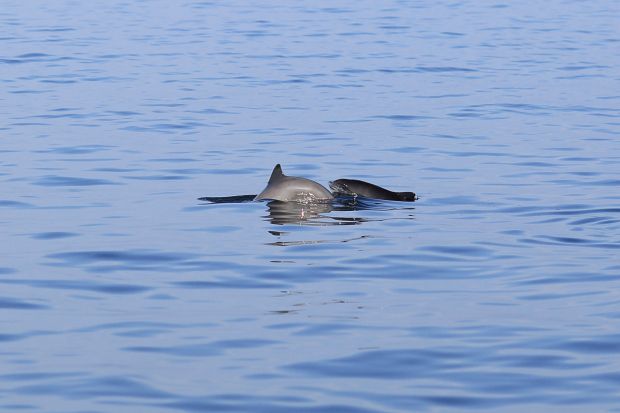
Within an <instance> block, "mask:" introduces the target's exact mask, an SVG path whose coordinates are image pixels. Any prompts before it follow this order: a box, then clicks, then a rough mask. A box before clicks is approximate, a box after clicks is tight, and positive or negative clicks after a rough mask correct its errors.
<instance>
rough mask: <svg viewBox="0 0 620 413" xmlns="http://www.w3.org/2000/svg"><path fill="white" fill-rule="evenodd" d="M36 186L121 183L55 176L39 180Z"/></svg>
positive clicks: (35, 183)
mask: <svg viewBox="0 0 620 413" xmlns="http://www.w3.org/2000/svg"><path fill="white" fill-rule="evenodd" d="M33 184H34V185H40V186H99V185H120V184H119V183H116V182H113V181H109V180H107V179H96V178H78V177H73V176H55V175H54V176H53V175H48V176H44V177H42V178H39V179H37V180H36V181H34V182H33Z"/></svg>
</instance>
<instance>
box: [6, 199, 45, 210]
mask: <svg viewBox="0 0 620 413" xmlns="http://www.w3.org/2000/svg"><path fill="white" fill-rule="evenodd" d="M0 208H19V209H23V208H36V207H35V206H34V205H32V204H29V203H26V202H20V201H10V200H6V199H0Z"/></svg>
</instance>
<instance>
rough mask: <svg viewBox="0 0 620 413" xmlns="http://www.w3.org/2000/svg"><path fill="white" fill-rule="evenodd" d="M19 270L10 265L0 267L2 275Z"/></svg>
mask: <svg viewBox="0 0 620 413" xmlns="http://www.w3.org/2000/svg"><path fill="white" fill-rule="evenodd" d="M16 272H17V270H16V269H15V268H10V267H0V275H6V274H15V273H16Z"/></svg>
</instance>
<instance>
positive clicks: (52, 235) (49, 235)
mask: <svg viewBox="0 0 620 413" xmlns="http://www.w3.org/2000/svg"><path fill="white" fill-rule="evenodd" d="M79 235H80V234H77V233H75V232H63V231H52V232H38V233H36V234H32V235H31V236H30V238H33V239H42V240H51V239H61V238H70V237H77V236H79Z"/></svg>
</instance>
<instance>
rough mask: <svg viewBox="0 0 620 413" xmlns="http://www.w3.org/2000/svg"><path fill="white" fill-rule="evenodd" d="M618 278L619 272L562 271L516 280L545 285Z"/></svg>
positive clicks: (523, 283)
mask: <svg viewBox="0 0 620 413" xmlns="http://www.w3.org/2000/svg"><path fill="white" fill-rule="evenodd" d="M618 280H620V274H606V273H588V272H564V273H560V274H545V275H544V276H533V277H531V278H528V279H525V280H521V281H518V282H516V284H517V285H546V284H578V283H593V282H595V283H600V282H615V281H618Z"/></svg>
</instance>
